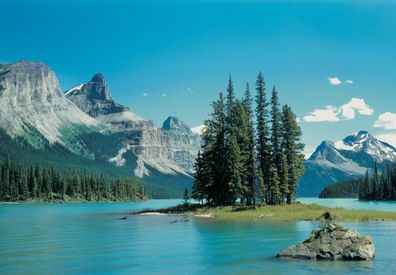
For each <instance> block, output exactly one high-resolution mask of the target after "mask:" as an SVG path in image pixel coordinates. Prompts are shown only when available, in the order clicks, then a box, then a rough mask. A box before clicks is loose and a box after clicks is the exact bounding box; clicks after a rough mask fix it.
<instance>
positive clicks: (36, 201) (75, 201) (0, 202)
mask: <svg viewBox="0 0 396 275" xmlns="http://www.w3.org/2000/svg"><path fill="white" fill-rule="evenodd" d="M147 200H148V199H144V200H133V201H131V200H119V201H113V200H92V201H88V200H52V201H44V200H28V201H0V205H20V204H66V203H70V204H77V203H98V202H100V203H106V202H143V201H147Z"/></svg>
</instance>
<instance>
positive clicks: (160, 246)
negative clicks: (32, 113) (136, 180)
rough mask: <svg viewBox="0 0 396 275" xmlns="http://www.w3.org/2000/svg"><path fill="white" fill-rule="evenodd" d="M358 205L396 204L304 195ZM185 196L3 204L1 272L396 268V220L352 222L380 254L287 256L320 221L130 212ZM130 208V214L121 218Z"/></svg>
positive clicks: (328, 202) (0, 211)
mask: <svg viewBox="0 0 396 275" xmlns="http://www.w3.org/2000/svg"><path fill="white" fill-rule="evenodd" d="M299 200H300V201H302V202H315V203H320V204H323V205H326V206H341V204H342V205H344V206H345V207H346V208H350V209H358V208H361V209H378V210H387V211H396V204H394V203H389V202H378V203H373V204H371V203H363V202H359V201H357V200H352V199H324V200H322V199H310V198H304V199H299ZM180 202H181V200H150V201H147V202H136V203H76V204H36V205H23V204H21V205H0V274H62V273H68V274H69V273H74V274H89V273H103V274H112V273H117V274H120V273H121V274H131V273H134V274H136V273H150V274H163V273H166V274H203V273H206V274H212V273H216V274H241V273H249V274H255V273H257V274H258V273H271V274H286V273H289V274H290V273H291V272H293V274H316V273H318V272H327V273H332V274H334V273H335V272H341V273H356V274H357V273H362V272H367V273H381V274H387V273H391V272H390V271H391V270H396V261H395V260H394V259H395V256H394V255H395V254H394V251H393V248H395V247H396V236H395V234H394V232H395V230H396V222H369V223H347V224H346V226H348V227H350V228H352V229H356V230H358V231H359V232H360V233H361V234H364V235H370V236H371V237H372V238H373V240H374V243H375V246H376V259H375V260H374V261H372V262H323V261H304V260H284V259H277V258H274V256H275V255H276V254H277V252H279V251H280V250H282V249H283V248H285V247H286V246H289V245H292V244H296V243H298V242H301V241H302V240H304V239H305V238H306V237H308V235H309V233H310V231H311V230H313V229H315V228H316V227H317V226H318V224H317V223H315V222H295V223H281V224H265V223H236V222H218V221H214V220H211V219H204V218H201V219H199V218H189V222H177V223H171V222H172V221H173V220H175V219H177V220H179V219H182V218H181V217H171V216H138V215H128V214H130V213H131V212H133V211H136V210H139V209H146V208H159V207H166V206H171V205H175V204H177V203H180ZM124 216H128V219H126V220H121V219H120V218H122V217H124Z"/></svg>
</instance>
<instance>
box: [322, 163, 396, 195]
mask: <svg viewBox="0 0 396 275" xmlns="http://www.w3.org/2000/svg"><path fill="white" fill-rule="evenodd" d="M319 197H321V198H339V197H345V198H347V197H349V198H354V197H355V198H359V200H396V164H389V165H387V166H386V168H385V169H383V171H382V172H381V173H380V172H379V169H378V165H377V163H375V165H374V171H373V173H372V175H370V174H369V171H366V175H365V177H363V178H360V179H354V180H350V181H344V182H339V183H335V184H330V185H329V186H327V187H326V188H325V189H323V191H322V192H321V193H320V195H319Z"/></svg>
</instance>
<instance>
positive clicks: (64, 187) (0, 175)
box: [0, 160, 146, 201]
mask: <svg viewBox="0 0 396 275" xmlns="http://www.w3.org/2000/svg"><path fill="white" fill-rule="evenodd" d="M145 193H146V192H145V189H144V188H143V186H142V185H141V184H140V183H139V182H138V181H137V180H136V179H135V178H117V179H113V180H111V181H110V180H109V179H108V178H106V177H105V176H104V175H103V174H102V175H100V176H98V175H96V174H93V173H88V172H77V171H74V170H70V169H69V170H67V171H62V172H61V171H59V170H55V169H54V168H47V167H42V166H40V165H34V166H33V165H32V166H28V167H25V166H22V165H20V164H18V163H16V162H13V161H10V160H5V161H3V162H2V163H1V164H0V201H26V200H42V201H52V200H66V199H68V200H86V201H100V200H113V201H134V200H141V199H144V198H145V197H146V195H145Z"/></svg>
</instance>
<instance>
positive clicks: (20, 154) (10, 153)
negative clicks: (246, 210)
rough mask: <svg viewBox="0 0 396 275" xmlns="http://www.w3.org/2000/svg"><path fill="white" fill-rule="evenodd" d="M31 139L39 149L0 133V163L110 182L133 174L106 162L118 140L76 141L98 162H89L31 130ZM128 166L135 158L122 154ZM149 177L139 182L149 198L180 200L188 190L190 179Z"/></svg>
mask: <svg viewBox="0 0 396 275" xmlns="http://www.w3.org/2000/svg"><path fill="white" fill-rule="evenodd" d="M29 131H34V134H33V136H34V137H36V140H38V141H40V143H41V145H40V148H39V149H37V148H34V147H32V146H31V145H30V144H29V143H28V142H27V141H26V139H25V138H23V137H14V138H13V137H11V136H9V135H8V134H7V133H5V131H4V130H2V129H0V162H1V161H3V160H6V159H7V158H12V160H14V161H17V163H18V165H21V166H24V167H27V166H35V165H36V164H38V165H40V166H43V167H47V168H53V169H54V170H57V171H63V170H65V167H66V168H70V169H71V170H75V171H80V172H84V171H89V172H90V173H93V174H96V175H100V174H104V175H106V177H108V181H109V182H110V181H111V180H113V179H116V178H118V177H125V178H129V177H131V176H130V175H133V174H134V169H135V167H134V166H133V165H126V166H125V167H119V166H116V165H113V164H111V163H109V162H108V160H107V159H108V158H109V157H110V156H111V155H112V154H113V153H114V152H112V151H109V148H116V147H115V146H116V144H121V140H122V137H121V136H119V135H117V134H113V135H101V134H98V133H87V134H85V135H83V136H81V137H80V138H81V139H82V140H83V142H84V144H86V145H87V146H89V149H90V150H91V151H93V152H95V153H96V155H98V156H103V157H102V158H95V159H89V158H85V157H82V156H78V155H76V154H74V153H72V152H70V151H69V150H68V149H67V148H65V147H64V146H62V145H60V144H49V143H48V141H46V139H45V138H44V137H43V136H42V135H41V134H40V133H39V132H37V131H35V130H34V128H32V129H29ZM125 158H127V159H128V160H129V162H130V163H136V156H135V155H134V154H132V153H130V152H127V153H126V154H125ZM150 172H151V175H150V176H147V177H145V178H144V179H142V180H141V183H142V184H143V185H144V187H145V190H146V194H147V195H148V196H149V197H150V198H155V199H168V198H181V197H182V195H183V191H184V188H185V187H187V186H188V187H191V179H190V178H188V177H186V176H185V177H177V176H174V175H161V174H159V173H158V172H157V171H155V170H152V171H150Z"/></svg>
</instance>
